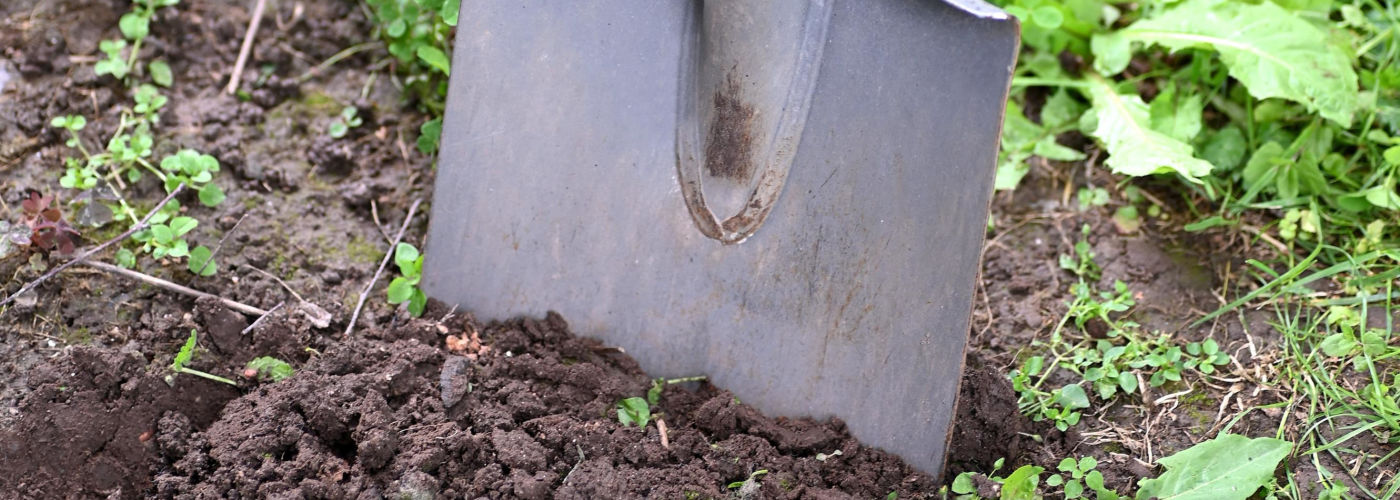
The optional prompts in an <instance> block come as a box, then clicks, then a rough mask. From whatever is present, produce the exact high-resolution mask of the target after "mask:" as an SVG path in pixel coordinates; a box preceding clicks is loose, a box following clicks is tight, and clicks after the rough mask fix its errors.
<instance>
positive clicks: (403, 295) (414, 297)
mask: <svg viewBox="0 0 1400 500" xmlns="http://www.w3.org/2000/svg"><path fill="white" fill-rule="evenodd" d="M394 264H396V265H398V266H399V273H400V274H402V276H399V277H396V278H394V280H393V281H392V282H390V283H389V290H388V292H387V293H388V295H389V303H390V304H395V305H397V304H402V303H405V302H407V303H408V312H409V314H412V315H413V317H415V318H416V317H418V316H422V315H423V308H424V307H426V306H427V304H428V296H427V295H425V294H424V293H423V290H420V289H419V288H418V283H419V282H420V281H422V280H423V255H422V254H420V253H419V252H418V248H417V247H414V246H413V245H410V244H408V243H399V244H398V246H397V247H394Z"/></svg>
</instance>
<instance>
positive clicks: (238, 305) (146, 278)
mask: <svg viewBox="0 0 1400 500" xmlns="http://www.w3.org/2000/svg"><path fill="white" fill-rule="evenodd" d="M82 264H83V265H84V266H88V267H91V268H94V269H101V270H103V271H107V272H109V273H112V274H117V275H121V276H123V277H127V278H131V279H134V280H137V281H140V282H142V283H146V284H148V285H154V286H157V287H160V288H164V289H166V290H169V291H172V292H175V293H182V294H185V295H189V296H191V297H196V298H203V297H212V298H214V299H215V300H218V301H219V303H221V304H223V305H224V306H227V307H228V308H229V309H233V310H236V311H238V312H242V313H245V314H249V315H253V316H263V315H266V314H267V311H264V310H262V309H258V308H256V307H253V306H250V305H248V304H244V303H242V302H238V301H236V300H232V299H226V298H223V297H220V296H218V295H214V294H212V293H205V292H201V291H199V290H195V289H193V288H190V287H187V286H184V285H181V284H178V283H172V282H169V281H166V280H163V279H160V278H157V277H155V276H151V275H149V274H145V273H140V272H136V271H132V270H130V269H123V268H120V267H117V266H114V265H111V264H108V263H106V262H83V263H82Z"/></svg>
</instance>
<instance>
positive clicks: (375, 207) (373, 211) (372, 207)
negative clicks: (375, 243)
mask: <svg viewBox="0 0 1400 500" xmlns="http://www.w3.org/2000/svg"><path fill="white" fill-rule="evenodd" d="M369 214H370V215H371V216H373V217H374V228H375V229H378V230H379V234H380V235H381V236H383V237H384V241H388V242H389V244H390V245H393V241H394V240H393V238H390V237H389V233H386V232H384V224H383V223H381V222H379V204H378V203H375V202H374V200H369Z"/></svg>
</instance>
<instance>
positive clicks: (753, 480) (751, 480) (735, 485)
mask: <svg viewBox="0 0 1400 500" xmlns="http://www.w3.org/2000/svg"><path fill="white" fill-rule="evenodd" d="M766 475H768V469H759V470H756V471H753V473H751V474H749V477H748V479H745V480H743V481H734V482H732V483H729V485H728V486H727V488H728V489H731V490H733V489H739V488H743V487H744V485H747V484H755V485H756V484H758V478H760V477H763V476H766Z"/></svg>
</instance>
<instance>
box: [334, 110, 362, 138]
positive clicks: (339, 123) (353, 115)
mask: <svg viewBox="0 0 1400 500" xmlns="http://www.w3.org/2000/svg"><path fill="white" fill-rule="evenodd" d="M359 113H360V110H359V109H357V108H355V107H354V106H346V107H345V108H344V109H342V110H340V115H339V116H336V117H335V120H334V121H332V122H331V125H330V128H328V129H327V130H326V133H327V134H329V135H330V136H331V137H333V138H336V139H339V138H341V137H345V134H347V133H349V132H350V129H352V128H355V127H359V126H360V125H361V124H362V123H363V120H361V119H360V116H359Z"/></svg>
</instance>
